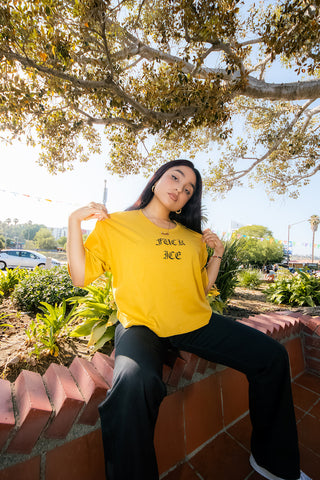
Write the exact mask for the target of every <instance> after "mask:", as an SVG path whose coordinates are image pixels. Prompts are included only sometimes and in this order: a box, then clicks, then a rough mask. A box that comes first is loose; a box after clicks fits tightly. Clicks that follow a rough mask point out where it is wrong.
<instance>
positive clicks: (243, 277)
mask: <svg viewBox="0 0 320 480" xmlns="http://www.w3.org/2000/svg"><path fill="white" fill-rule="evenodd" d="M238 282H239V285H241V287H247V288H256V287H259V285H261V282H262V280H261V275H260V272H259V271H258V270H251V269H246V270H240V271H239V273H238Z"/></svg>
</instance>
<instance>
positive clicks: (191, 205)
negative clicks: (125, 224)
mask: <svg viewBox="0 0 320 480" xmlns="http://www.w3.org/2000/svg"><path fill="white" fill-rule="evenodd" d="M179 165H184V166H186V167H189V168H191V170H193V171H194V173H195V176H196V189H195V191H194V192H193V195H192V197H191V198H190V200H188V202H187V203H186V204H185V206H184V207H183V208H182V211H181V213H180V214H177V213H176V212H170V219H171V220H173V221H176V222H179V223H181V224H182V225H184V226H185V227H187V228H190V229H191V230H194V231H195V232H198V233H202V232H201V197H202V179H201V175H200V172H199V171H198V170H197V169H196V168H195V167H194V165H193V163H192V162H190V160H184V159H178V160H172V161H171V162H168V163H165V164H164V165H162V166H161V167H160V168H159V169H158V170H157V171H156V172H155V173H154V175H153V176H152V178H151V179H150V180H149V182H148V183H147V185H146V187H145V188H144V190H143V191H142V193H141V195H140V197H139V198H138V200H137V201H136V202H135V203H134V204H133V205H131V207H129V208H127V210H140V209H142V208H145V207H146V206H147V205H148V204H149V202H150V201H151V199H152V197H153V191H152V187H153V185H154V184H155V183H157V181H158V180H159V179H160V178H161V177H162V175H163V174H164V173H165V172H166V171H167V170H168V169H169V168H172V167H177V166H179Z"/></svg>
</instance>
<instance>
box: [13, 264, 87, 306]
mask: <svg viewBox="0 0 320 480" xmlns="http://www.w3.org/2000/svg"><path fill="white" fill-rule="evenodd" d="M86 293H87V292H86V291H85V290H83V289H81V288H78V287H74V286H73V284H72V282H71V278H70V276H69V273H68V270H67V267H54V268H50V269H49V270H47V269H44V268H35V269H34V270H33V271H32V272H30V273H29V274H28V275H27V276H26V277H25V278H23V279H22V280H21V281H20V282H19V283H18V284H17V285H16V286H15V289H14V291H13V293H12V298H13V300H14V301H15V303H16V304H17V306H18V308H20V309H21V310H24V311H26V312H32V313H37V312H39V311H41V308H40V305H41V302H46V303H49V304H50V305H55V304H60V303H61V302H62V301H63V300H64V299H67V298H70V297H73V296H75V295H77V296H83V295H86Z"/></svg>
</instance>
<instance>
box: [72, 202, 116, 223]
mask: <svg viewBox="0 0 320 480" xmlns="http://www.w3.org/2000/svg"><path fill="white" fill-rule="evenodd" d="M69 218H70V220H78V221H80V222H82V220H92V219H97V220H105V219H106V218H109V213H108V210H107V209H106V207H105V206H104V205H103V204H102V203H95V202H90V203H89V204H88V205H86V206H84V207H80V208H78V209H77V210H75V211H74V212H72V213H71V215H70V217H69Z"/></svg>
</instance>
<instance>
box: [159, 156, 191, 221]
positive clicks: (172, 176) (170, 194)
mask: <svg viewBox="0 0 320 480" xmlns="http://www.w3.org/2000/svg"><path fill="white" fill-rule="evenodd" d="M196 182H197V179H196V175H195V173H194V171H193V170H192V169H191V168H190V167H187V166H185V165H177V166H175V167H171V168H169V169H168V170H167V171H166V172H165V173H164V174H163V175H162V177H161V178H160V179H159V180H158V181H157V183H156V184H155V189H154V195H155V197H156V198H157V199H158V200H159V201H160V202H161V203H162V204H163V205H164V206H165V207H166V208H168V209H169V210H170V211H171V212H174V211H177V210H179V209H181V208H183V207H184V206H185V204H186V203H187V202H188V201H189V200H190V198H191V197H192V195H193V194H194V192H195V190H196Z"/></svg>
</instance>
